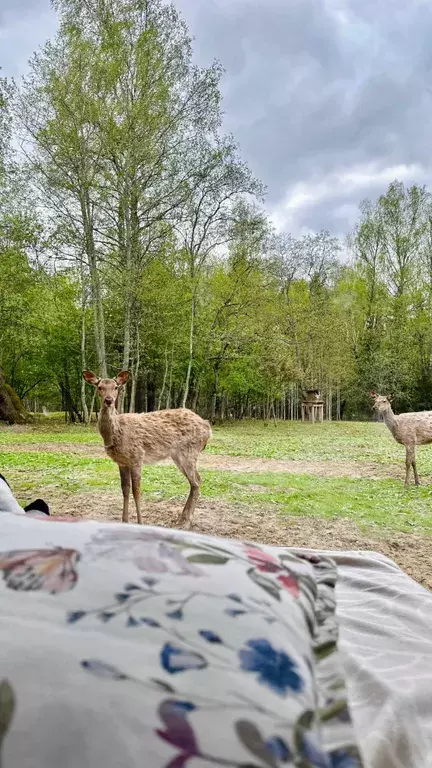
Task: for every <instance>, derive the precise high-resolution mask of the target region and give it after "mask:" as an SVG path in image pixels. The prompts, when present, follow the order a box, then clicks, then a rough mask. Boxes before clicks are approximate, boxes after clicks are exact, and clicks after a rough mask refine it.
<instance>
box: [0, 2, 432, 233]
mask: <svg viewBox="0 0 432 768" xmlns="http://www.w3.org/2000/svg"><path fill="white" fill-rule="evenodd" d="M176 5H177V6H178V7H179V8H180V9H181V11H182V13H183V15H184V17H185V18H186V20H187V22H188V24H189V26H190V29H191V32H192V34H193V35H194V37H195V55H196V60H197V61H198V63H200V64H204V65H205V64H209V63H210V62H211V61H212V60H213V58H218V59H220V60H221V61H222V63H223V65H224V66H225V69H226V75H225V77H224V80H223V92H224V97H225V100H224V108H225V113H226V115H225V127H226V129H227V130H228V131H231V132H233V133H234V134H235V136H236V138H237V140H238V141H239V143H240V145H241V148H242V153H243V156H244V158H245V159H246V160H247V161H248V162H249V164H250V166H251V167H252V168H253V170H254V171H255V173H256V174H257V175H258V176H259V177H260V178H261V179H262V180H263V181H264V182H265V183H266V184H267V188H268V197H267V207H268V210H269V212H270V213H271V215H272V217H273V219H274V221H275V223H276V224H277V226H278V227H279V228H281V229H285V230H287V231H291V232H292V233H293V234H299V233H301V232H304V231H309V230H319V229H322V228H326V229H330V230H331V231H332V232H333V233H334V234H339V235H343V234H345V233H346V232H348V231H349V229H350V227H351V226H352V223H353V222H354V221H355V219H356V216H357V208H358V204H359V202H360V201H361V200H362V199H363V198H364V197H376V196H377V195H378V194H380V193H381V192H383V191H385V189H386V187H387V185H388V184H389V183H390V181H392V180H393V179H395V178H398V179H401V180H403V181H405V182H407V183H410V182H413V181H416V182H420V183H426V184H431V186H432V138H431V136H432V130H431V128H432V76H431V75H432V46H431V43H430V41H431V39H432V2H431V0H177V2H176ZM55 29H56V17H55V14H54V13H53V12H52V11H51V10H50V3H49V0H0V65H1V66H2V68H3V74H6V75H8V76H14V77H16V78H18V77H19V76H20V75H22V74H24V73H25V71H26V62H27V60H28V58H29V56H30V55H31V53H32V51H33V50H35V49H36V48H37V47H38V46H39V45H41V44H42V43H43V42H44V41H45V39H46V38H48V37H50V36H51V35H52V34H53V33H54V31H55Z"/></svg>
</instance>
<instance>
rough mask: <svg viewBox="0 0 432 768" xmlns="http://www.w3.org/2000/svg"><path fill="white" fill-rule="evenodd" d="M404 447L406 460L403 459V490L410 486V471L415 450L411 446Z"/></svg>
mask: <svg viewBox="0 0 432 768" xmlns="http://www.w3.org/2000/svg"><path fill="white" fill-rule="evenodd" d="M405 447H406V458H405V468H406V472H405V488H408V487H409V484H410V471H411V466H412V463H413V462H414V463H415V448H414V446H413V445H407V446H405Z"/></svg>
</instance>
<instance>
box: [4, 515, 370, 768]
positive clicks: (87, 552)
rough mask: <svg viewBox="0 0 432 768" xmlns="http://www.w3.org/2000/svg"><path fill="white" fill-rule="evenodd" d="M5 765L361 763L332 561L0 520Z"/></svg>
mask: <svg viewBox="0 0 432 768" xmlns="http://www.w3.org/2000/svg"><path fill="white" fill-rule="evenodd" d="M1 526H2V530H1V542H2V543H1V551H0V570H1V572H2V574H3V581H2V583H1V585H0V594H1V601H2V608H3V611H2V620H1V622H0V650H1V658H2V662H1V674H0V677H1V678H3V682H2V683H1V685H0V745H1V747H2V755H1V758H2V760H1V763H2V766H3V768H17V767H18V766H19V768H30V767H31V768H34V766H38V765H43V766H44V768H57V766H58V765H60V764H61V765H62V767H64V768H69V766H70V768H72V766H74V768H75V766H77V765H80V766H81V768H84V766H92V768H99V767H100V768H102V767H103V768H111V766H112V767H113V768H114V766H115V768H118V766H119V765H122V766H128V767H129V766H130V767H131V768H135V766H136V767H137V768H138V766H139V767H140V768H142V766H145V768H206V767H207V768H210V766H227V767H231V766H232V768H283V766H289V765H295V766H301V768H357V766H361V759H360V757H359V753H358V751H357V748H356V746H355V742H354V736H353V731H352V726H351V722H350V716H349V711H348V706H347V701H346V691H345V683H344V679H343V675H342V672H341V665H340V660H339V654H338V651H337V624H336V619H335V602H334V585H335V578H336V573H335V568H334V566H333V563H332V562H331V561H330V560H328V559H326V558H321V557H320V558H318V557H316V556H314V555H303V554H301V553H299V554H298V555H296V554H295V553H294V552H293V551H290V550H288V549H284V548H269V547H262V546H258V545H256V544H249V543H242V542H234V541H227V540H221V539H216V538H211V537H206V536H200V535H194V534H190V533H184V532H181V531H170V530H163V529H157V528H141V527H138V526H136V527H135V526H130V527H127V526H120V525H99V524H96V523H94V524H89V523H82V524H77V523H75V524H74V525H71V524H70V523H64V524H62V525H56V526H50V525H46V522H45V523H44V522H42V521H39V520H34V519H30V520H29V519H28V518H23V517H18V516H13V515H3V516H2V517H1Z"/></svg>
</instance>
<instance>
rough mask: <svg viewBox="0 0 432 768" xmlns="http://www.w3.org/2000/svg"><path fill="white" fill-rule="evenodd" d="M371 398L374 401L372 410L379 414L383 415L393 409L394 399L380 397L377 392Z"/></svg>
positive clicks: (372, 393)
mask: <svg viewBox="0 0 432 768" xmlns="http://www.w3.org/2000/svg"><path fill="white" fill-rule="evenodd" d="M370 396H371V398H372V400H373V405H372V408H373V409H374V410H375V411H378V412H379V413H383V412H384V411H387V410H388V409H389V408H391V403H392V402H393V397H392V396H390V397H385V396H384V395H378V394H377V393H376V392H371V393H370Z"/></svg>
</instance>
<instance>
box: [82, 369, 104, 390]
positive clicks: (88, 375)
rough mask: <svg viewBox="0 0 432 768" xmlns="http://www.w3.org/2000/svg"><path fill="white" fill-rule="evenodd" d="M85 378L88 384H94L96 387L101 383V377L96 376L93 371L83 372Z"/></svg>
mask: <svg viewBox="0 0 432 768" xmlns="http://www.w3.org/2000/svg"><path fill="white" fill-rule="evenodd" d="M83 376H84V378H85V380H86V382H87V384H93V386H94V387H97V385H98V384H99V382H100V378H99V376H95V374H94V373H92V371H83Z"/></svg>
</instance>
